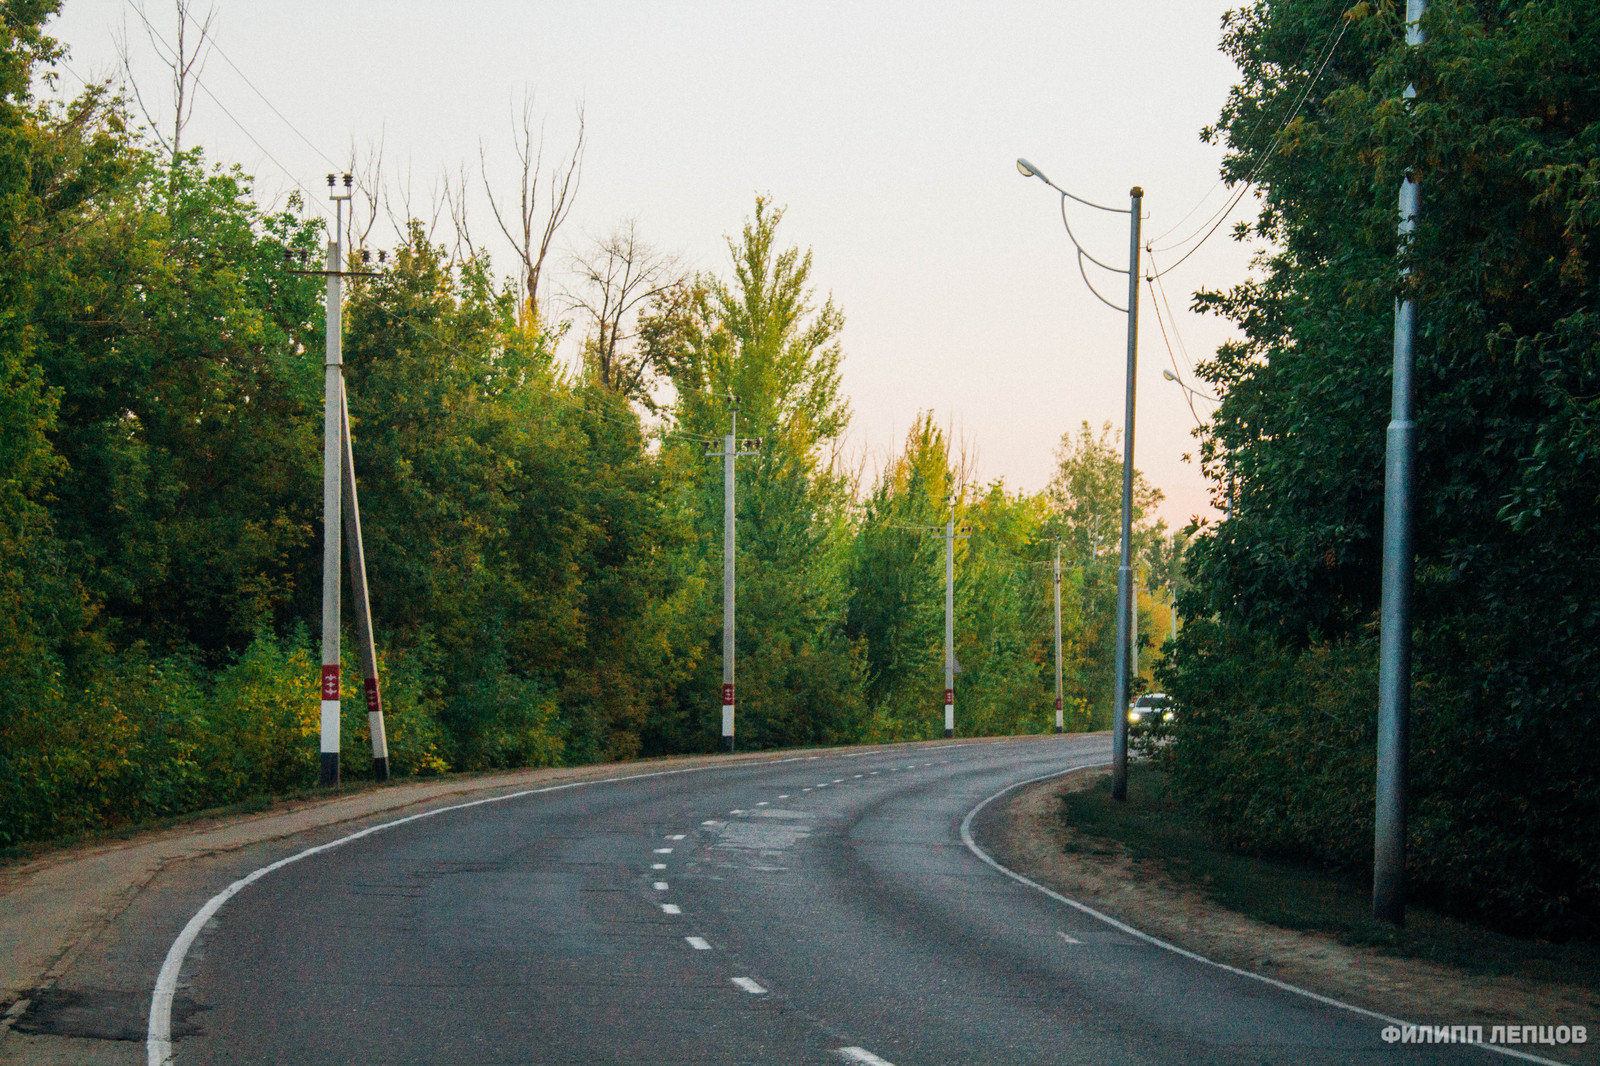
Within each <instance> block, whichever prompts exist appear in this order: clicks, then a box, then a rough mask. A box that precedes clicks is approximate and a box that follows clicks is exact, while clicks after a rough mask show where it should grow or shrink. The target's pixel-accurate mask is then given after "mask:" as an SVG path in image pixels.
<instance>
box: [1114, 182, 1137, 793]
mask: <svg viewBox="0 0 1600 1066" xmlns="http://www.w3.org/2000/svg"><path fill="white" fill-rule="evenodd" d="M1128 195H1129V197H1130V198H1131V199H1132V201H1133V203H1132V207H1131V208H1130V209H1129V219H1128V385H1127V397H1126V402H1125V405H1124V409H1123V415H1122V561H1121V563H1120V564H1119V565H1118V566H1117V667H1116V669H1117V677H1116V695H1115V696H1114V697H1113V699H1114V701H1115V705H1114V707H1113V713H1114V714H1115V717H1114V718H1113V719H1112V726H1111V798H1112V799H1115V800H1126V799H1127V798H1128V657H1129V652H1130V651H1131V642H1132V635H1133V427H1134V403H1133V401H1134V386H1135V384H1136V380H1137V371H1138V352H1139V207H1140V205H1141V204H1142V203H1143V201H1144V190H1143V189H1141V188H1139V187H1138V186H1137V185H1135V186H1134V187H1133V188H1132V190H1130V191H1129V193H1128Z"/></svg>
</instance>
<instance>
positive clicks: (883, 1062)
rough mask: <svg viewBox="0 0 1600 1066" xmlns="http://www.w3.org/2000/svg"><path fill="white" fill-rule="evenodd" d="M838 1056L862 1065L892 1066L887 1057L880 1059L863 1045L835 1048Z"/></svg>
mask: <svg viewBox="0 0 1600 1066" xmlns="http://www.w3.org/2000/svg"><path fill="white" fill-rule="evenodd" d="M836 1050H837V1052H838V1054H839V1057H840V1058H842V1059H844V1060H845V1061H846V1062H859V1063H863V1064H864V1066H894V1063H892V1062H890V1061H889V1060H888V1059H880V1058H879V1057H878V1056H876V1055H874V1054H873V1053H872V1052H870V1051H868V1050H867V1049H866V1048H863V1047H842V1048H837V1049H836Z"/></svg>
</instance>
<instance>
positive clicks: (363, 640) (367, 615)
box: [340, 393, 389, 781]
mask: <svg viewBox="0 0 1600 1066" xmlns="http://www.w3.org/2000/svg"><path fill="white" fill-rule="evenodd" d="M341 407H342V408H343V420H342V425H341V427H340V430H341V432H340V438H341V440H342V441H343V453H344V463H343V465H344V495H345V506H344V535H345V539H346V540H348V541H349V542H350V543H349V549H350V550H349V552H348V556H347V557H348V559H349V563H350V598H351V600H352V601H353V602H352V603H351V606H352V607H353V608H355V615H356V640H357V641H358V642H359V643H360V645H361V672H362V674H363V675H365V676H364V681H365V684H364V685H363V688H364V689H365V691H366V695H367V733H368V735H369V736H370V737H371V739H372V776H373V777H375V778H376V779H377V780H379V781H387V780H389V737H388V734H387V733H386V732H385V730H384V727H383V694H382V691H381V689H380V688H379V686H378V651H377V648H376V647H375V646H374V644H373V639H372V607H371V605H370V601H369V600H368V598H367V556H366V549H365V547H364V546H363V544H362V541H361V505H360V504H359V502H358V501H357V497H356V460H355V452H354V451H353V450H352V448H351V445H350V397H349V394H348V393H346V394H345V395H343V396H342V397H341Z"/></svg>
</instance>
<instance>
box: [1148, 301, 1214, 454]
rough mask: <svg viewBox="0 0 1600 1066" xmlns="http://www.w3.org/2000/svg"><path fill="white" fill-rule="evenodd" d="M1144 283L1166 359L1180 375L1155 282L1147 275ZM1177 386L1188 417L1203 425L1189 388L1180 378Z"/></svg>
mask: <svg viewBox="0 0 1600 1066" xmlns="http://www.w3.org/2000/svg"><path fill="white" fill-rule="evenodd" d="M1145 284H1146V285H1148V286H1150V307H1151V310H1153V311H1155V313H1156V325H1158V326H1160V327H1161V341H1162V343H1163V344H1165V345H1166V347H1167V360H1168V361H1169V362H1171V363H1172V372H1173V373H1175V374H1180V375H1181V374H1182V371H1180V370H1179V369H1178V360H1177V357H1176V356H1174V355H1173V354H1172V341H1171V340H1170V339H1168V337H1167V324H1166V322H1164V321H1163V320H1162V316H1161V305H1160V304H1159V303H1157V302H1156V288H1155V284H1154V282H1153V281H1152V279H1150V278H1149V277H1146V278H1145ZM1173 328H1174V329H1176V328H1177V323H1173ZM1178 388H1179V389H1181V390H1182V392H1183V402H1184V404H1185V405H1186V406H1187V407H1188V408H1189V417H1191V418H1193V419H1194V424H1195V425H1196V426H1203V425H1205V423H1204V422H1202V421H1200V413H1199V412H1198V411H1196V410H1195V409H1194V399H1193V398H1192V397H1191V396H1190V395H1189V390H1188V389H1187V388H1184V385H1183V382H1182V381H1181V380H1180V381H1179V382H1178Z"/></svg>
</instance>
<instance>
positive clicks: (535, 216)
mask: <svg viewBox="0 0 1600 1066" xmlns="http://www.w3.org/2000/svg"><path fill="white" fill-rule="evenodd" d="M538 133H539V136H538V139H537V141H536V140H535V138H534V122H533V96H532V95H531V94H530V95H528V96H526V97H524V98H523V101H522V120H521V123H520V125H518V126H517V128H516V130H515V136H516V138H517V139H516V142H515V144H516V151H517V159H518V161H519V162H520V163H521V164H522V181H521V188H520V190H519V194H518V199H517V212H516V217H515V218H514V219H513V220H512V223H511V224H508V223H507V221H506V213H503V212H502V211H501V210H500V204H499V202H497V201H496V200H495V197H494V190H493V188H492V187H491V186H490V184H489V165H488V159H487V156H486V155H485V153H484V151H483V146H482V145H481V144H480V145H479V147H478V165H479V169H480V171H481V173H482V176H483V189H484V192H485V193H487V194H488V197H489V210H490V211H492V212H493V213H494V220H495V223H496V224H497V225H498V226H499V227H500V232H501V233H503V234H505V237H506V240H508V241H510V242H511V245H512V247H513V248H514V249H515V250H516V253H517V256H518V258H519V260H520V262H519V264H518V269H519V273H520V274H521V279H520V281H521V288H522V291H523V314H524V316H525V318H526V321H527V322H529V323H537V322H538V321H539V282H540V276H541V274H542V273H543V271H544V262H545V258H546V257H547V256H548V255H549V254H550V243H551V241H553V240H554V239H555V235H556V231H557V230H558V229H560V228H561V224H562V223H563V222H565V221H566V220H567V216H568V215H569V214H571V212H572V205H573V201H574V200H575V199H576V198H577V194H578V182H579V179H580V178H581V176H582V171H583V138H584V119H583V107H582V105H579V107H578V136H577V141H576V143H575V144H574V145H573V148H572V155H571V156H570V157H569V158H568V159H567V160H566V163H565V165H564V166H563V164H560V163H557V164H556V165H555V166H552V167H551V168H550V178H549V186H548V188H546V189H545V190H544V193H543V196H544V202H543V205H542V206H541V203H540V190H539V183H540V181H541V180H543V177H542V173H541V168H542V167H543V165H544V128H543V125H542V124H541V125H540V128H539V131H538ZM507 206H508V208H509V204H508V205H507Z"/></svg>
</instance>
